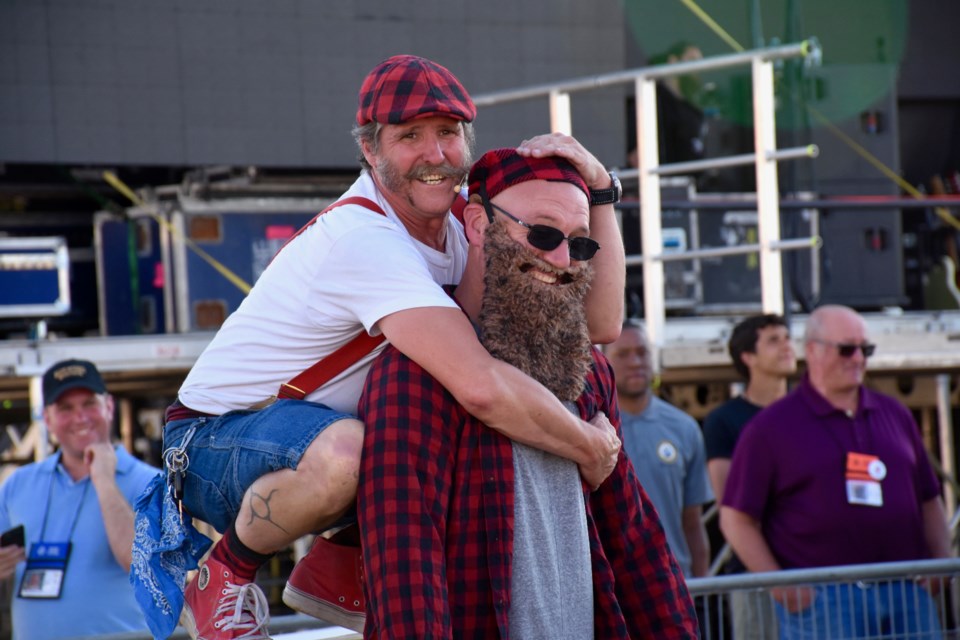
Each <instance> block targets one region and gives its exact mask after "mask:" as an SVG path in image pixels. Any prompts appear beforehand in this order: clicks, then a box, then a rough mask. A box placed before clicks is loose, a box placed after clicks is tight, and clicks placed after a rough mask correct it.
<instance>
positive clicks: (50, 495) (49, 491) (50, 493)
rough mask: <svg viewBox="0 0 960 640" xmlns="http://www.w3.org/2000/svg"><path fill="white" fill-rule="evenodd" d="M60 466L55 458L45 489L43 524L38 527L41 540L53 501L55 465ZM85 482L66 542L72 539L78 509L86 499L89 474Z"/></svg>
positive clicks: (77, 518)
mask: <svg viewBox="0 0 960 640" xmlns="http://www.w3.org/2000/svg"><path fill="white" fill-rule="evenodd" d="M58 455H60V454H58ZM59 466H60V461H59V460H57V464H56V465H54V467H53V473H51V474H50V486H49V488H48V489H47V506H46V508H45V509H44V511H43V526H42V527H41V528H40V541H41V542H43V541H44V539H45V536H46V533H47V517H49V515H50V503H51V502H52V501H53V483H54V481H56V479H57V467H59ZM85 482H86V484H85V485H83V495H81V496H80V504H78V505H77V510H76V512H74V514H73V522H72V523H71V524H70V532H69V533H68V534H67V542H72V541H73V531H74V529H76V528H77V520H79V519H80V510H81V509H82V508H83V503H84V501H85V500H86V499H87V490H88V489H90V483H91V482H92V481H91V480H90V476H87V477H86V478H85Z"/></svg>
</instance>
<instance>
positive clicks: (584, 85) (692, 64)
mask: <svg viewBox="0 0 960 640" xmlns="http://www.w3.org/2000/svg"><path fill="white" fill-rule="evenodd" d="M816 52H817V49H816V47H815V46H814V45H813V44H812V43H811V42H810V41H809V40H804V41H803V42H799V43H795V44H786V45H782V46H778V47H767V48H764V49H753V50H750V51H744V52H741V53H731V54H727V55H722V56H710V57H709V58H702V59H700V60H689V61H687V62H678V63H675V64H663V65H657V66H654V67H638V68H635V69H626V70H624V71H616V72H613V73H603V74H599V75H593V76H587V77H584V78H578V79H575V80H568V81H566V82H554V83H550V84H541V85H534V86H531V87H524V88H520V89H507V90H504V91H492V92H490V93H483V94H478V95H475V96H472V98H473V103H474V104H475V105H476V106H478V107H488V106H492V105H496V104H501V103H504V102H515V101H517V100H526V99H529V98H542V97H544V96H549V95H550V94H551V93H553V92H554V91H562V92H565V93H573V92H574V91H587V90H590V89H597V88H600V87H608V86H613V85H618V84H626V83H627V82H632V81H634V80H640V79H643V78H646V79H652V80H655V79H658V78H666V77H670V76H680V75H684V74H687V73H701V72H703V71H712V70H714V69H724V68H727V67H737V66H743V65H745V64H747V63H748V62H750V61H751V60H753V59H755V58H757V57H760V58H762V59H765V60H780V59H784V58H797V57H807V56H810V55H811V54H816Z"/></svg>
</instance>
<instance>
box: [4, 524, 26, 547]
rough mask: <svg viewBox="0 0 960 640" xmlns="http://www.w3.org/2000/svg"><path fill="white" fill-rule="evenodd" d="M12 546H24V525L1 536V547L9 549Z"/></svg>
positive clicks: (19, 525) (8, 530)
mask: <svg viewBox="0 0 960 640" xmlns="http://www.w3.org/2000/svg"><path fill="white" fill-rule="evenodd" d="M10 545H16V546H18V547H22V546H24V533H23V525H22V524H18V525H17V526H15V527H13V528H12V529H7V530H6V531H4V532H3V533H2V534H0V547H9V546H10Z"/></svg>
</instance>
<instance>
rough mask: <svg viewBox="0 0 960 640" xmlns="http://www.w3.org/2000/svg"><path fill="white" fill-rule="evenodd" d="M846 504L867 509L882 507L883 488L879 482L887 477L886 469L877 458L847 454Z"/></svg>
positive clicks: (862, 454)
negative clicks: (857, 505) (862, 506)
mask: <svg viewBox="0 0 960 640" xmlns="http://www.w3.org/2000/svg"><path fill="white" fill-rule="evenodd" d="M845 475H846V481H847V503H848V504H861V505H865V506H868V507H882V506H883V488H882V487H881V484H880V483H881V482H882V481H883V479H884V478H885V477H887V467H886V465H884V464H883V461H882V460H880V458H879V457H877V456H874V455H870V454H865V453H856V452H854V451H851V452H849V453H847V469H846V474H845Z"/></svg>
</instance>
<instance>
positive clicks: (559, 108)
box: [550, 91, 573, 136]
mask: <svg viewBox="0 0 960 640" xmlns="http://www.w3.org/2000/svg"><path fill="white" fill-rule="evenodd" d="M550 131H551V132H554V133H565V134H567V135H568V136H572V135H573V117H572V116H571V115H570V94H569V93H567V92H564V91H551V92H550Z"/></svg>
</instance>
